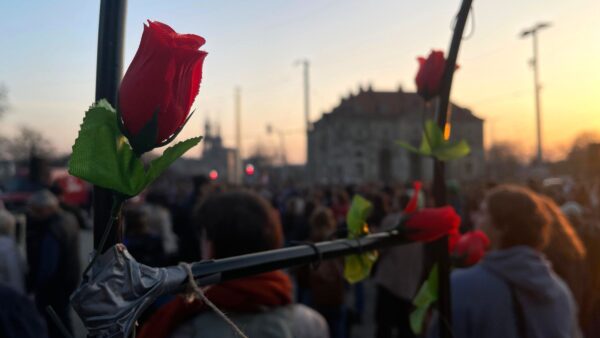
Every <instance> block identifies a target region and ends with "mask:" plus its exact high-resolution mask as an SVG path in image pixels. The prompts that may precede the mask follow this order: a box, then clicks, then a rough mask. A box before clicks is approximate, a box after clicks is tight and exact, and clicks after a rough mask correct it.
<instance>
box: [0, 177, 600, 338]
mask: <svg viewBox="0 0 600 338" xmlns="http://www.w3.org/2000/svg"><path fill="white" fill-rule="evenodd" d="M49 188H52V187H49ZM429 188H430V187H428V186H427V185H425V186H424V189H423V191H422V192H421V193H420V194H419V195H418V196H417V197H418V198H417V200H418V202H419V206H420V207H431V206H433V204H434V202H433V199H432V196H431V191H430V189H429ZM448 192H449V203H450V204H451V205H452V206H453V207H454V208H455V210H456V211H457V212H458V213H459V214H460V215H461V218H462V224H461V232H468V231H472V230H475V229H478V230H482V231H483V232H485V234H487V236H488V237H489V240H490V247H489V252H488V253H487V254H486V255H485V256H484V258H483V259H482V260H481V261H480V262H479V263H478V264H476V265H475V266H472V267H467V268H455V269H454V271H453V272H452V278H451V286H452V305H453V309H452V311H453V312H452V316H453V320H452V323H453V326H452V328H453V333H454V336H455V337H588V338H589V337H597V336H600V327H599V326H600V325H599V323H600V320H598V319H600V291H597V290H600V287H599V286H600V264H599V263H600V262H599V261H600V253H599V252H598V249H597V247H599V244H600V232H599V231H598V229H600V223H599V222H598V221H599V219H598V218H597V212H595V209H594V208H595V206H594V204H595V203H594V201H595V200H597V196H594V194H593V190H590V189H586V188H585V186H583V185H570V186H568V185H561V186H560V187H558V188H557V187H556V186H544V185H536V184H533V183H532V182H529V183H528V184H523V185H495V184H490V183H488V184H479V185H471V186H464V187H460V186H459V185H458V184H456V183H454V182H450V183H449V184H448ZM355 194H359V195H361V196H363V197H365V198H366V199H368V200H369V201H370V202H371V203H372V205H373V210H372V212H371V214H370V216H369V219H368V220H367V223H368V224H369V227H370V229H371V231H372V232H378V231H385V230H388V229H391V228H393V227H395V226H397V225H398V224H399V222H400V220H401V219H402V216H403V211H404V208H405V207H406V205H407V204H408V203H409V200H410V199H411V197H412V196H413V194H414V191H413V185H412V183H409V184H397V185H381V184H363V185H355V186H311V187H304V188H298V187H295V186H293V185H291V184H290V185H288V186H286V187H283V188H279V189H273V188H269V187H266V186H246V187H240V186H230V185H224V184H218V183H216V182H214V181H211V180H210V179H209V178H207V177H204V176H199V177H195V178H194V179H192V180H185V181H174V182H173V181H167V182H158V184H156V185H155V186H153V187H151V188H150V189H149V191H147V192H145V193H144V194H143V195H142V196H140V197H138V198H134V199H131V200H129V201H128V202H127V203H126V205H125V207H124V209H123V212H122V220H123V227H124V238H123V243H124V244H125V245H126V247H127V249H128V251H129V252H130V253H131V254H132V256H133V257H135V259H136V260H138V261H139V262H142V263H144V264H146V265H149V266H156V267H162V266H169V265H176V264H177V263H178V262H182V261H183V262H194V261H199V260H201V259H218V258H226V257H232V256H237V255H242V254H246V253H252V252H257V251H264V250H271V249H277V248H281V247H284V246H293V245H298V244H302V243H307V242H308V243H310V242H321V241H326V240H332V239H336V238H345V237H346V236H347V230H346V223H345V222H346V215H347V213H348V210H349V208H350V205H351V197H352V196H353V195H355ZM87 207H89V206H87ZM2 209H3V208H1V207H0V293H1V294H2V295H0V296H1V298H0V299H1V301H0V303H1V306H0V326H2V330H4V331H5V332H7V334H6V336H7V337H51V338H54V337H64V335H63V334H62V333H61V331H60V328H59V325H58V323H57V321H58V322H60V325H63V326H64V327H65V328H67V329H68V330H70V329H72V324H71V318H70V307H69V295H70V294H71V293H72V292H73V290H74V289H75V288H76V287H77V285H78V282H79V280H80V273H81V265H82V263H86V262H80V258H79V257H80V253H79V244H80V243H79V238H80V236H79V232H80V231H89V229H86V226H87V225H86V224H87V223H89V221H88V220H86V216H85V215H86V212H81V209H86V206H83V208H80V207H78V206H73V205H70V204H65V200H64V198H62V197H61V191H60V189H56V188H54V189H42V188H40V189H39V190H37V191H35V192H33V193H32V194H31V196H30V197H29V198H28V200H27V204H26V209H25V210H23V211H24V213H25V215H26V217H25V225H26V226H24V227H18V226H17V219H16V218H15V217H14V215H13V213H11V212H9V211H7V210H2ZM82 215H83V216H82ZM82 219H83V220H82ZM19 229H26V230H19ZM15 231H26V236H25V237H26V246H25V248H23V247H20V246H19V245H18V244H17V242H16V240H15V238H16V237H17V236H16V234H15ZM432 265H433V255H432V250H431V248H429V246H428V245H426V244H422V243H411V244H407V245H401V246H395V247H391V248H388V249H384V250H381V251H380V252H379V259H378V261H377V263H376V265H375V266H374V268H373V269H372V272H371V277H370V278H369V279H368V280H367V281H364V282H360V283H356V284H352V285H351V284H349V283H347V282H346V281H345V279H344V261H343V258H342V259H332V260H326V261H323V262H320V264H318V265H313V266H301V267H294V268H290V269H287V270H285V271H273V272H268V273H263V274H260V275H256V276H250V277H245V278H241V279H238V280H232V281H228V282H223V283H221V284H218V285H215V286H213V287H211V288H209V289H208V290H207V291H206V296H207V297H208V298H209V299H210V300H211V301H212V302H213V303H214V304H215V305H217V306H218V307H219V308H221V309H222V310H223V311H224V312H225V313H227V314H228V316H229V317H230V319H231V320H232V321H233V322H234V323H236V324H237V325H238V326H239V327H240V328H242V330H243V331H244V332H245V333H246V334H247V335H248V336H249V337H298V338H302V337H307V338H308V337H315V338H316V337H331V338H346V337H350V336H352V330H353V329H354V328H355V327H356V325H357V324H360V323H363V322H371V323H373V325H372V326H373V329H372V332H371V334H370V336H373V337H377V338H386V337H390V338H391V337H415V336H416V335H415V334H414V333H413V331H412V329H411V326H410V322H409V316H410V313H411V312H412V311H413V310H414V306H413V304H412V301H413V298H414V297H415V295H416V293H417V291H418V289H419V287H420V286H421V284H422V283H423V282H424V281H425V279H426V277H427V275H428V274H429V271H430V269H431V267H432ZM365 289H370V290H372V292H365ZM367 297H374V307H375V311H374V313H373V314H371V313H369V314H367V313H366V312H365V302H366V301H367V300H368V299H366V298H367ZM50 312H54V313H55V314H56V316H55V317H57V318H58V320H56V319H52V317H53V316H52V315H51V314H50ZM367 315H372V316H373V318H366V316H367ZM438 318H439V313H433V315H432V317H431V319H430V320H429V324H428V325H427V328H426V329H425V333H424V335H426V336H431V337H434V336H435V335H436V334H437V332H438V331H439V330H440V329H441V328H440V326H439V323H444V318H442V320H441V321H438V320H437V319H438ZM139 324H140V330H139V332H138V337H141V338H147V337H157V338H161V337H164V338H168V337H173V338H179V337H235V333H234V331H232V330H231V327H230V326H229V324H228V323H227V322H225V321H223V320H222V319H221V318H219V317H218V316H217V315H216V314H215V313H214V312H212V311H211V310H210V308H209V307H207V306H206V304H204V303H202V302H201V301H198V300H196V301H193V302H189V301H187V300H186V299H184V298H183V297H180V296H178V295H167V296H164V297H161V298H159V300H158V301H157V302H155V304H153V305H151V306H150V307H149V308H148V309H147V310H146V312H145V313H144V314H143V315H142V317H141V318H140V319H139Z"/></svg>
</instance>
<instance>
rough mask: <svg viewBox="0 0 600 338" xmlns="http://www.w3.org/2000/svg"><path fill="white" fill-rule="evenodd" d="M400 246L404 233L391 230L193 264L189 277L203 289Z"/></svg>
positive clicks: (404, 240)
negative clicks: (243, 278) (225, 282)
mask: <svg viewBox="0 0 600 338" xmlns="http://www.w3.org/2000/svg"><path fill="white" fill-rule="evenodd" d="M404 243H409V241H408V240H407V239H406V235H405V233H404V232H400V231H398V230H394V231H390V232H384V233H377V234H372V235H367V236H365V237H361V238H359V239H338V240H334V241H329V242H319V243H315V244H310V245H308V244H306V245H298V246H293V247H288V248H283V249H276V250H269V251H263V252H258V253H252V254H247V255H242V256H235V257H229V258H222V259H216V260H210V261H202V262H197V263H193V264H192V273H193V274H194V277H195V278H196V280H197V281H198V285H200V286H206V285H211V284H216V283H219V282H223V281H226V280H230V279H235V278H241V277H246V276H250V275H256V274H259V273H263V272H267V271H273V270H278V269H284V268H290V267H294V266H299V265H303V264H308V263H311V262H318V261H319V260H321V259H330V258H335V257H341V256H345V255H349V254H353V253H354V254H359V253H364V252H366V251H370V250H375V249H380V248H385V247H390V246H394V245H401V244H404Z"/></svg>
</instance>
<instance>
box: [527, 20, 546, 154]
mask: <svg viewBox="0 0 600 338" xmlns="http://www.w3.org/2000/svg"><path fill="white" fill-rule="evenodd" d="M548 27H550V23H549V22H541V23H538V24H536V25H535V26H533V27H532V28H529V29H525V30H524V31H523V32H521V38H526V37H528V36H531V38H532V40H533V58H532V59H531V66H532V67H533V84H534V92H535V117H536V129H537V156H536V161H537V164H538V165H541V164H542V161H543V153H542V112H541V102H540V90H541V85H540V79H539V73H538V72H539V70H538V43H537V32H538V31H539V30H541V29H544V28H548Z"/></svg>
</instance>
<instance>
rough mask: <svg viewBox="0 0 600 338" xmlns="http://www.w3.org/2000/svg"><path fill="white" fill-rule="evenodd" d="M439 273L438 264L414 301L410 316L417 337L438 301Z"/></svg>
mask: <svg viewBox="0 0 600 338" xmlns="http://www.w3.org/2000/svg"><path fill="white" fill-rule="evenodd" d="M438 286H439V272H438V266H437V264H436V265H434V266H433V268H432V269H431V271H430V272H429V276H428V277H427V280H426V281H425V282H424V283H423V285H421V288H420V289H419V292H418V293H417V295H416V296H415V299H413V305H414V306H415V309H414V310H413V312H412V313H411V314H410V327H411V329H412V331H413V332H414V333H415V334H416V335H420V334H421V332H422V331H423V323H424V321H425V317H426V315H427V312H428V311H429V308H430V307H431V305H432V304H433V303H435V302H436V301H437V300H438V296H439V291H438V290H439V287H438Z"/></svg>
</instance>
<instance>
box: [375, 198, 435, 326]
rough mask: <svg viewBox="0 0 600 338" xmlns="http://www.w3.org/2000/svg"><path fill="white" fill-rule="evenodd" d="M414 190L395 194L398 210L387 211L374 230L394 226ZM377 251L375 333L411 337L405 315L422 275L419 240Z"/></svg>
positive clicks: (397, 222) (410, 306) (410, 310)
mask: <svg viewBox="0 0 600 338" xmlns="http://www.w3.org/2000/svg"><path fill="white" fill-rule="evenodd" d="M414 193H415V192H414V190H407V191H405V193H404V194H402V195H399V196H398V201H397V203H398V206H399V208H400V211H396V212H393V213H390V214H389V215H387V216H386V217H385V218H384V219H383V221H382V222H381V227H380V228H379V229H378V230H380V231H387V230H390V229H394V228H395V227H397V226H398V224H399V223H400V220H401V218H402V217H403V216H404V212H403V210H404V209H405V208H406V206H407V205H408V204H409V201H410V197H411V196H412V194H414ZM415 200H418V197H415ZM379 253H380V256H379V260H378V262H377V269H376V271H375V275H374V281H375V285H376V298H375V324H376V327H375V337H377V338H392V337H405V338H410V337H414V334H413V332H412V330H411V328H410V323H409V316H410V313H411V312H412V310H413V308H414V307H413V305H412V299H413V298H414V296H415V295H416V293H417V289H418V288H419V285H420V283H421V281H422V279H423V278H422V275H423V266H424V255H425V248H424V246H423V244H422V243H410V244H405V245H399V246H393V247H389V248H385V249H382V250H380V252H379Z"/></svg>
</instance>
